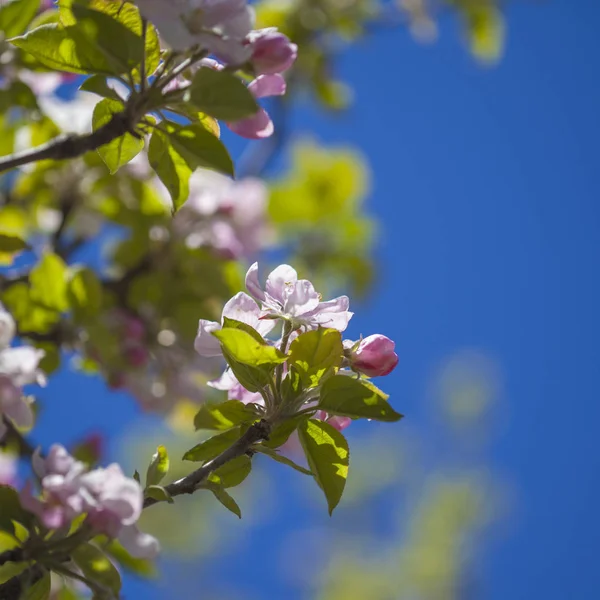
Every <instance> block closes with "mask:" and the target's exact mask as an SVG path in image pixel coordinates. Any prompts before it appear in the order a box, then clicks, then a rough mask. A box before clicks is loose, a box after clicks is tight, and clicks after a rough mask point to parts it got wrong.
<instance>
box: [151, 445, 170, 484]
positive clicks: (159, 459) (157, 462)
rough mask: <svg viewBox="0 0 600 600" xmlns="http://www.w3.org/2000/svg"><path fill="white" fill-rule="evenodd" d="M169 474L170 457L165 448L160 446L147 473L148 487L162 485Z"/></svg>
mask: <svg viewBox="0 0 600 600" xmlns="http://www.w3.org/2000/svg"><path fill="white" fill-rule="evenodd" d="M168 472H169V455H168V453H167V449H166V448H165V447H164V446H159V447H158V448H157V449H156V452H155V454H154V455H153V456H152V461H151V462H150V465H149V466H148V471H147V472H146V486H150V485H156V484H158V483H160V482H161V481H162V480H163V479H164V478H165V476H166V475H167V473H168Z"/></svg>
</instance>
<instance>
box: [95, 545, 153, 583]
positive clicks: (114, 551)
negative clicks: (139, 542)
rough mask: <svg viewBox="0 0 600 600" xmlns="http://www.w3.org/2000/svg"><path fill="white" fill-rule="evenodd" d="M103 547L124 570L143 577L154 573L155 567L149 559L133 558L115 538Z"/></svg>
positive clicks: (151, 575)
mask: <svg viewBox="0 0 600 600" xmlns="http://www.w3.org/2000/svg"><path fill="white" fill-rule="evenodd" d="M103 547H104V550H105V551H106V553H107V554H108V555H109V556H110V557H111V558H114V559H115V560H116V561H117V562H118V563H119V565H120V566H121V567H123V568H124V569H125V570H127V571H129V572H131V573H135V574H136V575H142V576H144V577H153V576H154V575H156V567H155V565H154V563H153V562H152V561H151V560H147V559H143V558H134V557H133V556H131V554H129V552H127V550H125V548H123V546H122V545H121V544H120V543H119V542H118V541H117V540H112V541H111V542H109V543H108V544H107V545H106V546H103Z"/></svg>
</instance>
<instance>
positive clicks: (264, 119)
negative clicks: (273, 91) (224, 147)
mask: <svg viewBox="0 0 600 600" xmlns="http://www.w3.org/2000/svg"><path fill="white" fill-rule="evenodd" d="M227 127H229V129H231V131H233V132H234V133H237V134H238V135H241V136H242V137H244V138H248V139H250V140H260V139H263V138H268V137H269V136H271V135H273V132H274V131H275V127H274V126H273V121H271V117H269V114H268V113H267V111H266V110H265V109H264V108H259V109H258V112H257V113H256V114H255V115H253V116H252V117H248V118H247V119H242V120H241V121H235V122H233V123H227Z"/></svg>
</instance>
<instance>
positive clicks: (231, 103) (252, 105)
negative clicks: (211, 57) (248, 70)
mask: <svg viewBox="0 0 600 600" xmlns="http://www.w3.org/2000/svg"><path fill="white" fill-rule="evenodd" d="M190 100H191V102H192V104H194V105H195V106H196V107H197V108H198V110H201V111H202V112H204V113H206V114H208V115H210V116H211V117H215V119H223V120H225V121H238V120H240V119H244V118H245V117H249V116H251V115H254V114H256V112H257V111H258V104H257V103H256V100H255V99H254V96H252V94H251V93H250V92H249V91H248V89H247V88H246V86H245V85H244V84H243V83H242V82H241V81H240V80H239V79H238V78H237V77H235V76H234V75H231V74H230V73H226V72H224V71H214V70H213V69H208V68H202V69H199V70H198V72H197V73H196V75H195V76H194V79H193V80H192V85H191V87H190Z"/></svg>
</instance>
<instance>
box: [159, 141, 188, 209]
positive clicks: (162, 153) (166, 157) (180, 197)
mask: <svg viewBox="0 0 600 600" xmlns="http://www.w3.org/2000/svg"><path fill="white" fill-rule="evenodd" d="M148 160H149V161H150V166H151V167H152V168H153V169H154V171H155V173H156V174H157V175H158V178H159V179H160V180H161V181H162V182H163V184H164V185H165V187H166V188H167V190H169V194H171V198H172V200H173V212H174V213H175V212H177V211H178V210H179V209H180V208H181V207H182V206H183V203H184V202H185V201H186V200H187V199H188V196H189V180H190V175H191V174H192V169H191V168H190V167H189V166H188V164H187V163H186V161H185V160H184V159H183V158H182V156H181V155H180V154H178V153H177V152H176V151H175V149H174V148H173V147H172V146H171V143H170V141H169V138H168V137H167V136H166V135H165V134H164V133H163V132H162V131H159V130H158V129H156V130H154V132H153V133H152V137H151V138H150V145H149V147H148Z"/></svg>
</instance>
